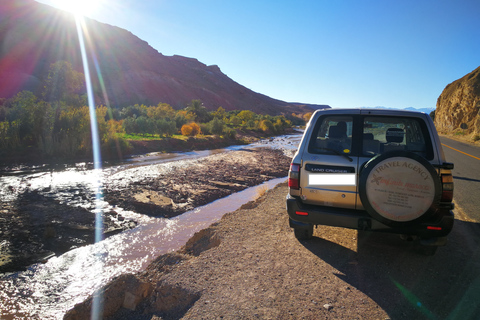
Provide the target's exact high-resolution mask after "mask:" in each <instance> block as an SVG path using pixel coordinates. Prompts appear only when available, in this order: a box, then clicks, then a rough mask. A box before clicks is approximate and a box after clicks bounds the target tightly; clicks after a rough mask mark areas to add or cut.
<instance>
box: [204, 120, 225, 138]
mask: <svg viewBox="0 0 480 320" xmlns="http://www.w3.org/2000/svg"><path fill="white" fill-rule="evenodd" d="M224 127H225V124H224V123H223V121H222V120H220V119H218V118H214V119H213V120H212V121H210V122H209V123H208V129H209V130H210V132H211V133H212V134H216V135H221V134H222V133H223V128H224Z"/></svg>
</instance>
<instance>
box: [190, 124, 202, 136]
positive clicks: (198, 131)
mask: <svg viewBox="0 0 480 320" xmlns="http://www.w3.org/2000/svg"><path fill="white" fill-rule="evenodd" d="M190 127H192V136H196V135H199V134H201V133H202V129H201V128H200V126H199V125H198V124H196V123H195V122H192V123H190Z"/></svg>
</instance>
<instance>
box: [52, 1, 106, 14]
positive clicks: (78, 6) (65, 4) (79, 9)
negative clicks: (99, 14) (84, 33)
mask: <svg viewBox="0 0 480 320" xmlns="http://www.w3.org/2000/svg"><path fill="white" fill-rule="evenodd" d="M101 2H102V0H55V6H56V7H57V8H60V9H62V10H65V11H68V12H71V13H73V14H75V15H77V16H88V15H90V14H93V13H95V12H96V11H97V10H98V8H99V6H100V3H101Z"/></svg>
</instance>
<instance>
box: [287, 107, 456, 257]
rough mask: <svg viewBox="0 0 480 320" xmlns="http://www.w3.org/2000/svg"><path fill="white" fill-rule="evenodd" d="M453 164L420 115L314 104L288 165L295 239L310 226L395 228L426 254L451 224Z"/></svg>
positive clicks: (307, 234) (306, 234) (438, 243)
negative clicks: (446, 159) (419, 245)
mask: <svg viewBox="0 0 480 320" xmlns="http://www.w3.org/2000/svg"><path fill="white" fill-rule="evenodd" d="M452 169H453V164H452V163H447V162H446V161H445V155H444V153H443V150H442V146H441V143H440V140H439V138H438V134H437V131H436V129H435V126H434V124H433V121H432V120H431V118H430V117H429V116H428V115H427V114H425V113H420V112H409V111H401V110H380V109H326V110H318V111H316V112H315V113H314V114H313V115H312V117H311V119H310V121H309V123H308V125H307V127H306V129H305V132H304V135H303V138H302V140H301V142H300V145H299V148H298V150H297V153H296V154H295V156H294V157H293V160H292V164H291V166H290V171H289V179H288V186H289V192H288V195H287V211H288V215H289V218H290V226H291V227H292V228H293V229H294V231H295V236H296V237H297V238H298V239H302V240H307V239H310V238H311V237H312V234H313V226H314V225H329V226H337V227H345V228H352V229H360V230H369V231H381V232H390V233H398V234H401V235H404V236H406V237H408V238H415V239H419V240H420V243H421V244H423V245H426V247H425V248H428V249H427V252H428V253H430V254H433V253H434V252H435V250H436V248H437V247H438V246H442V245H445V243H446V239H447V238H446V237H447V235H448V234H449V232H450V231H451V230H452V227H453V221H454V216H453V212H452V209H453V203H452V198H453V177H452V173H451V170H452Z"/></svg>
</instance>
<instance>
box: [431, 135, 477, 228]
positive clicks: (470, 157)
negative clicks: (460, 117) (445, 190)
mask: <svg viewBox="0 0 480 320" xmlns="http://www.w3.org/2000/svg"><path fill="white" fill-rule="evenodd" d="M440 140H441V141H442V144H443V151H444V152H445V156H446V158H447V161H448V162H453V163H454V164H455V168H454V169H453V178H454V183H455V191H454V196H453V198H454V200H455V202H456V204H457V205H458V206H459V207H460V208H461V209H463V211H464V212H465V214H466V215H467V216H468V217H469V218H470V219H473V220H474V221H475V222H480V148H479V147H477V146H473V145H471V144H467V143H464V142H459V141H456V140H452V139H448V138H446V137H441V138H440Z"/></svg>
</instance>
